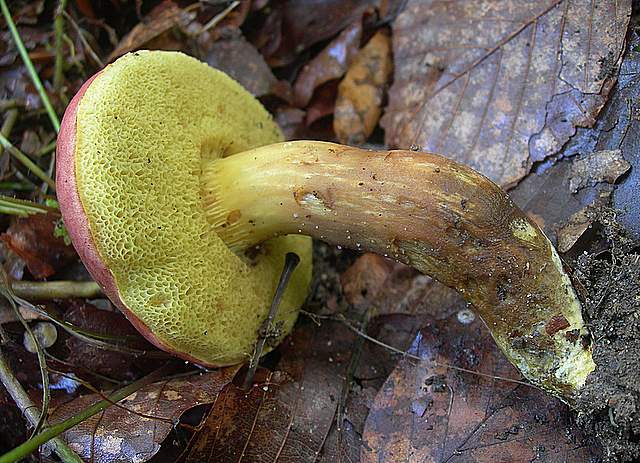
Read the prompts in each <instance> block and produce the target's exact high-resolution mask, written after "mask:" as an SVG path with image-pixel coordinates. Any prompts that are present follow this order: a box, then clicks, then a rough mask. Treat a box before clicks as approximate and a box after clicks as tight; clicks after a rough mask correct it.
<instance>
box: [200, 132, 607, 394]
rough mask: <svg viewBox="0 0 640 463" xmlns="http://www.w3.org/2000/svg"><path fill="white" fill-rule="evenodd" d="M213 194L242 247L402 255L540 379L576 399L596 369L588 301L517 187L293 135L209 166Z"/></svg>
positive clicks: (418, 158) (426, 159)
mask: <svg viewBox="0 0 640 463" xmlns="http://www.w3.org/2000/svg"><path fill="white" fill-rule="evenodd" d="M202 190H203V197H204V201H205V204H206V206H207V210H208V214H209V218H210V222H211V224H212V226H213V227H214V229H215V230H216V232H217V233H218V234H219V235H220V236H221V237H222V239H223V240H225V242H226V243H227V244H228V245H229V246H230V247H231V248H232V249H234V250H235V251H236V252H237V253H241V252H243V251H244V250H245V249H247V248H249V247H251V246H252V245H255V244H257V243H261V242H263V241H265V240H267V239H269V238H271V237H273V236H276V235H280V234H289V233H300V234H305V235H310V236H313V237H315V238H319V239H321V240H324V241H327V242H329V243H332V244H339V245H342V246H346V247H351V248H355V249H361V250H365V251H372V252H376V253H378V254H382V255H385V256H389V257H392V258H394V259H396V260H398V261H400V262H403V263H405V264H408V265H411V266H412V267H414V268H416V269H418V270H419V271H421V272H423V273H425V274H428V275H431V276H432V277H434V278H436V279H437V280H439V281H440V282H442V283H444V284H446V285H447V286H450V287H453V288H455V289H456V290H458V291H459V292H460V293H461V294H462V295H463V296H464V297H465V299H466V300H467V301H469V302H471V303H472V304H473V305H474V307H475V309H476V311H477V312H478V314H479V315H480V316H481V317H482V319H483V320H484V321H485V323H486V324H487V326H488V327H489V329H490V330H491V332H492V335H493V337H494V338H495V340H496V342H497V343H498V345H499V346H500V348H501V349H502V350H503V352H504V353H505V354H506V355H507V357H508V358H509V359H510V360H511V361H512V362H513V363H514V364H515V365H516V366H517V367H518V368H519V369H520V371H521V372H522V373H523V374H524V375H525V376H526V377H527V378H528V379H529V380H530V381H532V382H533V383H534V384H536V385H539V386H540V387H542V388H544V389H547V390H549V391H552V392H554V393H555V394H556V395H558V396H560V397H561V398H563V399H564V400H566V401H569V402H570V401H572V399H573V397H574V395H575V392H576V390H577V389H578V388H580V387H581V386H582V384H584V381H585V379H586V376H587V375H588V374H589V373H590V372H591V371H592V370H593V368H594V367H595V365H594V363H593V360H592V358H591V352H590V350H589V349H588V347H586V346H585V344H586V341H585V340H586V339H587V329H586V327H585V325H584V322H583V320H582V314H581V307H580V302H579V301H578V299H577V297H576V294H575V292H574V291H573V288H572V286H571V283H570V281H569V278H568V277H567V275H566V274H565V272H564V271H563V269H562V264H561V262H560V259H559V257H558V255H557V253H556V251H555V249H554V248H553V246H552V245H551V243H550V242H549V240H548V239H547V238H546V236H545V235H544V234H543V233H542V231H541V230H540V229H539V228H538V227H537V226H536V225H535V224H534V223H533V222H532V221H531V220H529V218H528V217H527V216H526V215H525V214H524V213H523V212H522V211H520V210H519V209H518V208H517V207H516V206H515V205H514V204H513V202H512V201H511V200H510V198H509V197H508V196H507V194H506V193H505V192H504V191H503V190H502V189H500V188H499V187H498V186H496V185H495V184H494V183H493V182H491V181H490V180H488V179H487V178H486V177H484V176H482V175H481V174H479V173H477V172H475V171H474V170H472V169H470V168H468V167H465V166H462V165H460V164H457V163H455V162H452V161H450V160H448V159H445V158H443V157H441V156H438V155H434V154H427V153H418V152H412V151H385V152H372V151H365V150H360V149H356V148H351V147H345V146H341V145H336V144H332V143H323V142H307V141H301V142H288V143H280V144H275V145H269V146H266V147H262V148H258V149H255V150H251V151H247V152H244V153H240V154H236V155H234V156H230V157H228V158H224V159H218V160H215V161H212V162H210V163H209V164H208V165H206V166H205V168H204V172H203V184H202Z"/></svg>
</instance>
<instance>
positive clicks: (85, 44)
mask: <svg viewBox="0 0 640 463" xmlns="http://www.w3.org/2000/svg"><path fill="white" fill-rule="evenodd" d="M64 17H65V18H67V21H69V23H70V24H71V26H72V27H73V28H74V29H75V30H76V33H77V34H78V38H79V39H80V42H81V43H82V46H83V47H84V48H85V50H86V52H87V54H88V55H89V56H90V57H91V59H93V61H94V62H95V63H96V64H97V65H98V66H99V67H101V68H103V67H104V61H102V60H101V59H100V57H99V56H98V54H97V53H96V52H95V51H94V50H93V48H92V47H91V44H89V42H88V41H87V39H86V37H85V36H84V33H83V29H81V28H80V26H79V25H78V23H77V22H76V21H75V20H74V19H73V17H72V16H71V15H70V14H69V13H67V12H66V11H64Z"/></svg>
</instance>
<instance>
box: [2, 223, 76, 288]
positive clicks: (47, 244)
mask: <svg viewBox="0 0 640 463" xmlns="http://www.w3.org/2000/svg"><path fill="white" fill-rule="evenodd" d="M59 220H60V216H59V215H58V214H53V213H47V214H36V215H31V216H28V217H20V218H16V219H15V220H13V222H12V224H11V226H9V228H8V229H7V232H6V233H4V234H3V235H2V236H1V237H0V239H2V241H4V242H5V243H6V244H7V246H8V247H9V249H11V250H12V251H13V252H15V253H16V254H17V255H18V256H20V257H21V258H22V260H24V261H25V263H26V265H27V268H28V269H29V272H31V274H32V275H33V277H34V278H36V279H40V278H47V277H50V276H51V275H54V274H55V273H56V272H57V271H58V270H60V269H62V268H63V267H64V266H65V265H66V264H68V263H69V262H70V261H71V260H73V259H74V258H75V257H76V253H75V251H74V249H73V248H72V247H71V246H67V245H66V244H65V242H64V239H62V238H56V237H55V236H54V230H55V227H56V224H57V222H58V221H59Z"/></svg>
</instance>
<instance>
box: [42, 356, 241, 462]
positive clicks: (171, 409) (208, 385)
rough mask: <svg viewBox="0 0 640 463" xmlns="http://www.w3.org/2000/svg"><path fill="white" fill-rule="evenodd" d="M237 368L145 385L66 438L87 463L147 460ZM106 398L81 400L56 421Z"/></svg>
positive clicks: (56, 413)
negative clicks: (186, 414)
mask: <svg viewBox="0 0 640 463" xmlns="http://www.w3.org/2000/svg"><path fill="white" fill-rule="evenodd" d="M237 370H238V369H237V367H228V368H223V369H220V370H216V371H212V372H209V373H202V374H196V375H193V376H189V377H186V378H177V379H170V380H165V381H162V382H158V383H154V384H151V385H149V386H146V387H143V388H142V389H140V390H139V391H137V392H134V393H133V394H132V395H130V396H129V397H127V398H126V399H124V400H122V401H120V402H119V403H118V406H111V407H109V408H108V409H106V410H105V411H103V412H102V413H99V414H97V415H95V416H93V417H92V418H89V419H88V420H86V421H83V422H82V423H80V424H79V425H77V426H75V427H73V428H71V429H70V430H69V431H66V432H65V433H64V434H63V436H64V439H65V441H66V442H67V443H68V444H69V447H71V448H72V449H73V450H74V451H75V452H76V453H78V455H80V456H81V457H82V458H84V459H85V460H86V461H99V462H101V463H120V462H122V463H125V462H132V461H135V462H144V461H147V460H148V459H150V458H151V457H152V456H153V455H155V454H156V453H157V452H158V450H159V449H160V443H161V442H162V441H163V440H164V439H165V437H166V436H167V435H168V434H169V432H170V431H171V430H172V429H173V427H174V426H175V424H176V423H177V422H178V419H179V418H180V416H181V415H182V414H183V413H184V412H185V411H187V410H188V409H190V408H192V407H195V406H197V405H203V404H209V403H211V402H214V401H215V400H216V397H217V396H218V393H219V392H220V391H221V390H222V388H224V387H225V385H227V384H228V383H229V382H230V381H231V380H232V379H233V376H234V375H235V373H236V372H237ZM102 399H103V397H102V396H101V395H99V394H89V395H84V396H82V397H78V398H77V399H74V400H72V401H70V402H67V403H66V404H64V405H61V406H60V407H58V408H57V409H56V410H55V411H54V412H53V416H52V417H51V419H50V422H51V423H52V424H54V423H58V422H61V421H63V420H65V419H66V418H69V417H71V416H73V415H75V414H76V413H78V412H80V411H81V410H84V409H86V408H87V407H89V406H91V405H92V404H94V403H96V402H98V401H100V400H102Z"/></svg>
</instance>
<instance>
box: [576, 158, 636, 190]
mask: <svg viewBox="0 0 640 463" xmlns="http://www.w3.org/2000/svg"><path fill="white" fill-rule="evenodd" d="M630 168H631V165H630V164H629V163H628V162H627V161H625V160H624V158H623V157H622V151H621V150H619V149H618V150H603V151H595V152H593V153H591V154H589V155H588V156H585V157H583V158H580V159H574V161H573V163H572V164H571V179H570V180H569V190H571V193H577V192H578V190H580V189H582V188H584V187H585V186H593V185H595V184H597V183H600V182H607V183H615V181H616V180H618V177H620V176H621V175H622V174H624V173H625V172H627V171H628V170H629V169H630Z"/></svg>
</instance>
